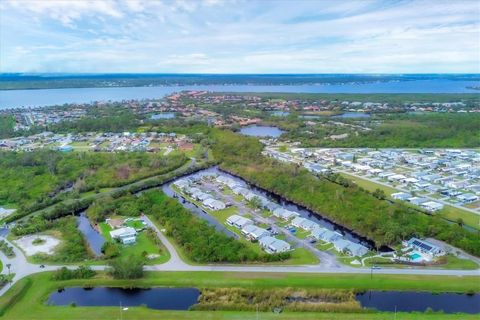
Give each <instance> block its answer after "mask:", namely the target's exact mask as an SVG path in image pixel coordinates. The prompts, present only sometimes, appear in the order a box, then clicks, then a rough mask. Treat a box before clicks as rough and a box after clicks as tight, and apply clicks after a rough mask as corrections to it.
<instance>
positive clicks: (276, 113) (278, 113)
mask: <svg viewBox="0 0 480 320" xmlns="http://www.w3.org/2000/svg"><path fill="white" fill-rule="evenodd" d="M270 114H271V115H272V116H275V117H286V116H289V115H290V112H288V111H270Z"/></svg>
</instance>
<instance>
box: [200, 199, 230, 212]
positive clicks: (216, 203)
mask: <svg viewBox="0 0 480 320" xmlns="http://www.w3.org/2000/svg"><path fill="white" fill-rule="evenodd" d="M203 205H204V206H206V207H208V208H210V209H212V210H223V209H225V208H226V207H227V206H226V205H225V203H223V202H222V201H220V200H215V199H212V198H208V199H205V200H204V201H203Z"/></svg>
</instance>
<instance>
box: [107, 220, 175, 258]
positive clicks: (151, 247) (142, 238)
mask: <svg viewBox="0 0 480 320" xmlns="http://www.w3.org/2000/svg"><path fill="white" fill-rule="evenodd" d="M99 226H100V230H101V231H102V234H103V236H104V237H105V239H106V240H107V241H111V240H112V238H111V237H110V231H111V230H112V229H111V227H110V226H109V225H108V224H107V223H105V222H102V223H100V224H99ZM119 246H120V256H122V257H126V256H129V255H131V254H135V255H141V254H142V253H143V252H144V251H145V252H146V253H147V254H159V255H160V256H159V257H158V258H155V259H152V260H148V261H147V264H150V265H153V264H160V263H165V262H167V261H168V260H169V259H170V253H169V252H168V250H167V249H166V248H165V247H163V246H162V247H161V248H159V247H158V245H156V244H155V243H154V242H153V241H152V240H150V239H149V238H148V237H147V234H146V233H145V231H143V232H140V233H138V235H137V242H135V243H134V244H129V245H122V244H119ZM102 264H104V261H102Z"/></svg>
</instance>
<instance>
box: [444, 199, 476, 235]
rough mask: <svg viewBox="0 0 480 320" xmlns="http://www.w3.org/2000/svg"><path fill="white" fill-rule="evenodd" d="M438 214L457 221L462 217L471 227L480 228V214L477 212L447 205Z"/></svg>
mask: <svg viewBox="0 0 480 320" xmlns="http://www.w3.org/2000/svg"><path fill="white" fill-rule="evenodd" d="M438 214H440V215H442V216H444V217H445V218H447V219H449V220H452V221H455V222H456V221H457V220H458V219H462V220H463V223H465V224H466V225H468V226H469V227H472V228H475V229H478V230H480V215H477V214H475V213H471V212H468V211H465V210H462V209H458V208H455V207H452V206H448V205H446V206H445V207H444V208H443V210H441V211H440V212H439V213H438Z"/></svg>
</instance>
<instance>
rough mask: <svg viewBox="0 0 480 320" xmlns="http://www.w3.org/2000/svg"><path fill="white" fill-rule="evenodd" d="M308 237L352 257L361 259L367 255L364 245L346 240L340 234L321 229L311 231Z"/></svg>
mask: <svg viewBox="0 0 480 320" xmlns="http://www.w3.org/2000/svg"><path fill="white" fill-rule="evenodd" d="M310 236H311V237H313V238H315V239H317V240H321V241H323V242H327V243H332V244H333V246H334V248H335V250H337V251H338V252H344V253H347V254H349V255H351V256H354V257H362V256H364V255H366V254H367V253H368V248H367V247H365V246H364V245H362V244H359V243H355V242H352V241H350V240H346V239H344V238H343V236H342V235H341V234H339V233H337V232H335V231H332V230H328V229H325V228H322V227H317V228H315V229H313V230H312V233H311V234H310Z"/></svg>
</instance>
